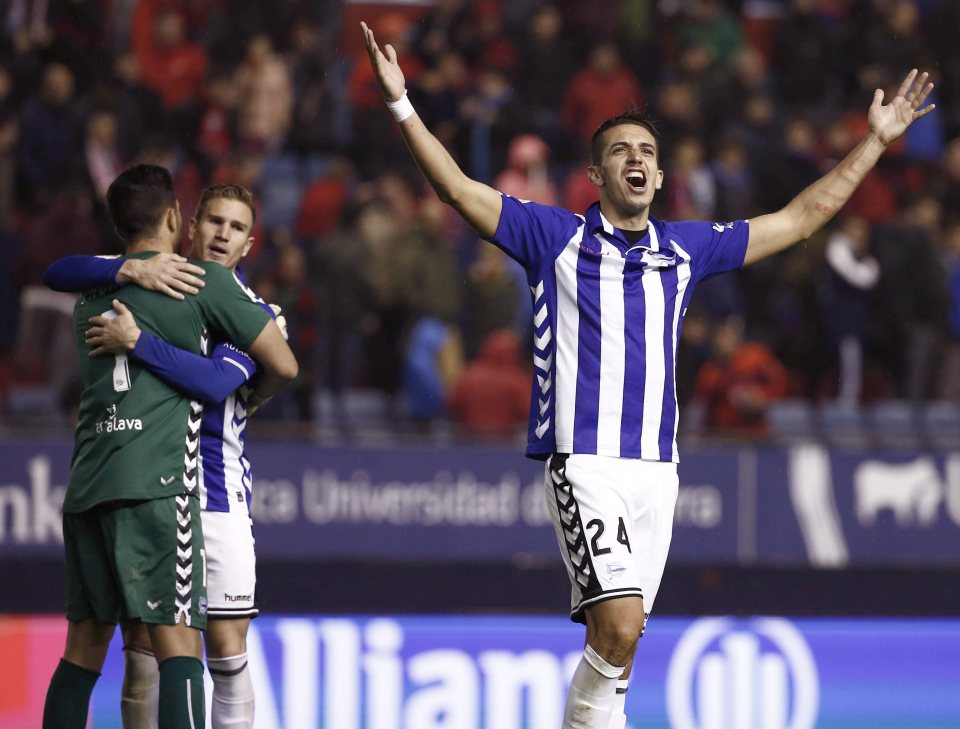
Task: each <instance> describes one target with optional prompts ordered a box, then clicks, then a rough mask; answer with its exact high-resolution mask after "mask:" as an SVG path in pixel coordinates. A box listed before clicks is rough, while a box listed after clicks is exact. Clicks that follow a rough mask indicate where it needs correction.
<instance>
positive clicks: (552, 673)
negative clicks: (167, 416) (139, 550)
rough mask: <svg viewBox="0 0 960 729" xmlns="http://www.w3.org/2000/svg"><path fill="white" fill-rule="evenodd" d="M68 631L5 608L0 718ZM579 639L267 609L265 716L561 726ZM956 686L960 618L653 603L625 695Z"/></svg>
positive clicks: (911, 692)
mask: <svg viewBox="0 0 960 729" xmlns="http://www.w3.org/2000/svg"><path fill="white" fill-rule="evenodd" d="M64 633H65V628H64V621H63V620H62V618H52V617H31V618H15V617H2V618H0V635H2V636H3V640H2V641H0V664H2V665H3V666H4V667H5V669H6V670H5V675H6V676H7V678H6V679H5V681H6V684H5V690H4V691H3V692H2V694H0V727H9V728H10V729H13V728H14V727H31V726H39V725H40V712H41V711H42V706H43V697H44V694H45V691H46V687H47V682H48V681H49V677H50V674H51V673H52V671H53V669H54V667H55V666H56V663H57V660H58V659H59V656H60V653H61V651H62V649H63V638H64ZM581 641H582V633H581V630H580V629H579V626H573V625H571V624H570V623H569V622H568V621H566V620H565V619H563V618H546V617H516V616H471V617H462V616H460V617H446V616H420V617H392V616H380V617H370V618H363V619H357V618H354V617H346V616H323V617H321V616H287V617H262V618H258V619H257V620H255V621H254V622H253V623H252V625H251V631H250V637H249V640H248V655H249V662H250V668H251V672H252V678H253V682H254V689H255V692H256V701H257V706H256V721H255V724H254V726H255V729H558V727H560V725H561V718H562V712H563V701H564V696H565V693H566V687H567V684H568V682H569V680H570V677H571V675H572V674H573V671H574V668H575V666H576V664H577V662H578V660H579V658H580V655H581V652H582V642H581ZM122 663H123V659H122V656H121V651H120V645H119V640H118V639H117V638H115V640H114V645H113V646H112V647H111V650H110V653H109V657H108V662H107V665H106V667H105V669H104V672H103V675H102V676H101V678H100V680H99V682H98V683H97V686H96V689H95V691H94V697H93V704H92V710H91V723H90V726H91V727H92V729H119V727H120V714H119V696H120V687H121V679H122V677H121V672H122ZM958 687H960V620H956V619H952V620H906V619H896V620H894V619H889V620H856V619H844V620H838V619H830V620H826V619H803V620H787V619H782V618H774V617H762V618H749V619H745V618H729V617H713V618H704V619H700V620H688V619H679V618H662V619H660V618H656V616H654V617H653V618H652V619H651V621H650V624H649V626H648V630H647V634H646V635H645V636H644V638H643V639H642V640H641V643H640V648H639V651H638V654H637V660H636V662H635V664H634V669H633V675H632V677H631V680H630V688H629V690H628V692H627V703H626V711H627V715H628V717H629V719H628V724H627V726H628V727H629V728H630V729H652V728H653V727H657V728H658V729H662V728H665V727H670V729H895V728H896V729H907V728H909V729H948V727H949V728H950V729H956V728H957V727H960V691H958ZM209 697H210V685H209V684H208V686H207V700H208V702H209ZM208 716H209V714H208Z"/></svg>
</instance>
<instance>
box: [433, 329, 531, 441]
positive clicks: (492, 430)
mask: <svg viewBox="0 0 960 729" xmlns="http://www.w3.org/2000/svg"><path fill="white" fill-rule="evenodd" d="M520 362H521V360H520V344H519V343H518V342H517V337H516V335H515V334H513V332H508V331H504V330H500V331H495V332H493V333H492V334H490V336H488V337H487V338H486V340H484V343H483V345H482V346H481V348H480V355H479V356H478V357H477V358H476V359H475V360H473V361H472V362H470V363H469V364H468V365H467V366H466V367H465V368H464V370H463V373H462V374H461V376H460V378H459V379H458V380H457V383H456V384H455V385H454V387H453V390H452V391H451V393H450V396H449V398H448V401H447V407H448V409H449V411H450V414H451V416H452V417H453V419H454V421H455V422H456V423H457V424H459V425H460V426H461V427H462V428H463V429H464V431H466V432H467V433H471V434H473V435H484V436H509V435H513V434H515V433H516V432H517V430H518V427H519V426H521V425H522V424H523V423H526V421H527V414H528V407H529V404H530V373H529V372H528V371H526V370H525V369H524V368H523V366H522V365H521V363H520Z"/></svg>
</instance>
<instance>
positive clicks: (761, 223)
mask: <svg viewBox="0 0 960 729" xmlns="http://www.w3.org/2000/svg"><path fill="white" fill-rule="evenodd" d="M885 149H886V145H884V144H883V142H881V141H880V140H879V139H878V138H877V137H876V135H874V134H870V135H868V136H867V137H865V138H864V139H863V140H862V141H861V142H860V143H859V144H858V145H857V146H856V147H855V148H854V149H853V150H852V151H851V152H850V154H848V155H847V156H846V157H845V158H844V159H843V160H842V161H841V162H840V163H839V164H838V165H837V166H836V167H834V168H833V169H832V170H830V172H828V173H827V174H825V175H824V176H823V177H821V178H820V179H819V180H817V181H816V182H814V183H813V184H812V185H810V186H809V187H807V188H806V189H805V190H804V191H803V192H801V193H800V194H799V195H797V196H796V197H795V198H793V200H791V201H790V202H789V203H788V204H787V205H786V207H784V208H783V209H781V210H779V211H777V212H776V213H772V214H770V215H762V216H760V217H759V218H755V219H753V220H751V221H750V244H749V246H748V247H747V255H746V258H745V259H744V265H749V264H751V263H756V262H757V261H760V260H762V259H764V258H766V257H768V256H772V255H773V254H774V253H779V252H780V251H782V250H784V249H786V248H789V247H790V246H792V245H794V244H795V243H798V242H800V241H802V240H806V239H807V238H809V237H810V236H811V235H813V234H814V233H816V232H817V231H818V230H820V228H822V227H823V226H824V225H825V224H826V223H827V221H829V220H830V219H831V218H832V217H833V216H834V215H836V214H837V212H838V211H839V210H840V208H842V207H843V206H844V204H845V203H846V202H847V200H849V199H850V196H851V195H853V192H854V190H856V189H857V187H858V186H859V185H860V183H861V182H863V178H864V177H866V176H867V174H868V173H869V172H870V170H872V169H873V168H874V166H875V165H876V164H877V160H879V159H880V155H882V154H883V151H884V150H885Z"/></svg>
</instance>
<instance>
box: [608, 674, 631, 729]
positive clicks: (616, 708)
mask: <svg viewBox="0 0 960 729" xmlns="http://www.w3.org/2000/svg"><path fill="white" fill-rule="evenodd" d="M629 683H630V682H629V681H628V680H627V679H625V678H618V679H617V692H616V693H615V694H614V695H613V707H612V708H611V710H610V721H609V722H607V727H606V729H624V727H626V725H627V714H626V712H625V711H624V710H623V706H624V704H625V703H626V701H627V685H628V684H629Z"/></svg>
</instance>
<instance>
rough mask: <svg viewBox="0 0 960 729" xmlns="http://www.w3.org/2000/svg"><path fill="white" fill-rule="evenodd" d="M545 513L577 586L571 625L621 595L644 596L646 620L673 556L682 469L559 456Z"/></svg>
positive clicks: (551, 466) (549, 466)
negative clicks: (591, 608)
mask: <svg viewBox="0 0 960 729" xmlns="http://www.w3.org/2000/svg"><path fill="white" fill-rule="evenodd" d="M545 471H546V496H547V508H548V509H549V511H550V514H551V517H552V520H553V526H554V529H555V530H556V532H557V541H558V542H559V544H560V552H561V554H562V555H563V562H564V564H565V565H566V566H567V575H568V576H569V577H570V584H571V585H572V588H573V589H572V594H571V600H570V603H571V609H570V619H571V620H574V621H576V622H578V623H585V622H586V618H585V617H584V608H586V607H589V606H590V605H593V604H595V603H598V602H602V601H603V600H610V599H612V598H616V597H628V596H637V597H641V598H643V610H644V612H645V613H646V614H647V615H649V614H650V613H651V612H652V610H653V602H654V600H655V599H656V597H657V591H658V590H659V589H660V580H661V578H662V577H663V569H664V567H665V565H666V563H667V552H669V551H670V538H671V536H672V534H673V513H674V509H675V508H676V505H677V493H678V490H679V486H680V484H679V479H678V478H677V464H675V463H669V462H659V461H641V460H640V459H636V458H612V457H609V456H595V455H589V454H583V453H574V454H567V453H555V454H554V455H553V456H551V457H550V458H549V459H548V460H547V463H546V469H545Z"/></svg>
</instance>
